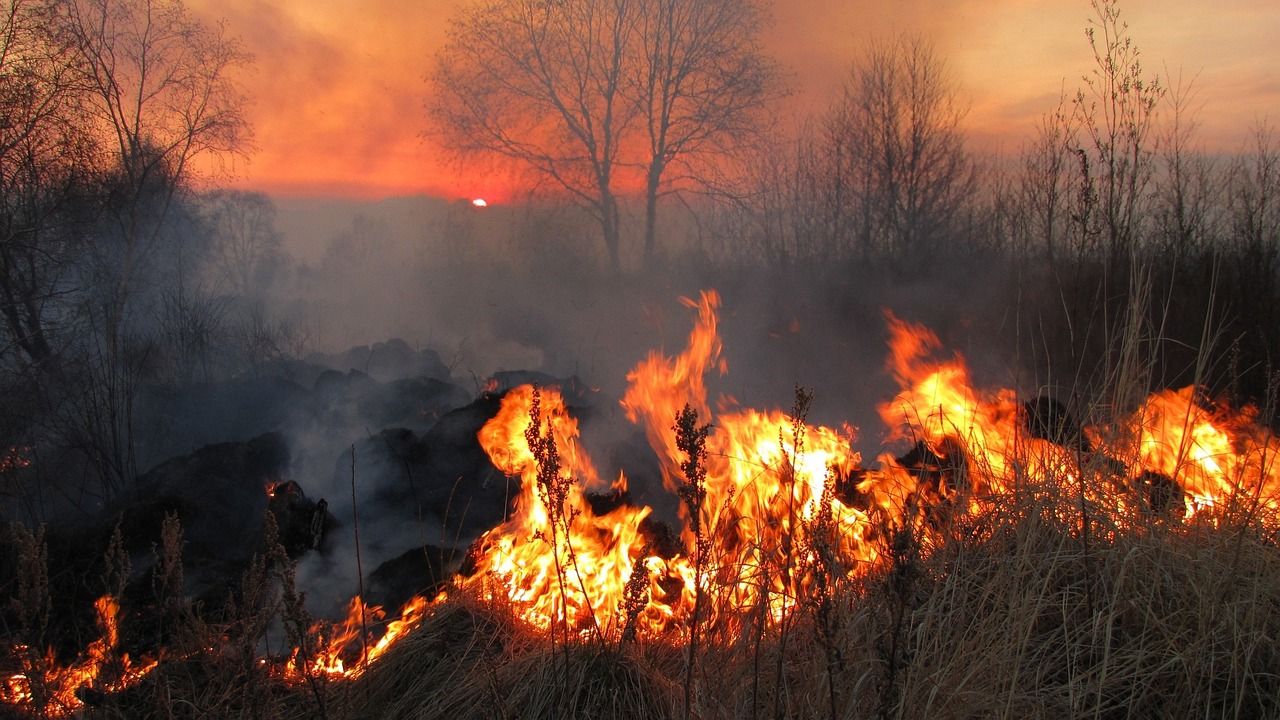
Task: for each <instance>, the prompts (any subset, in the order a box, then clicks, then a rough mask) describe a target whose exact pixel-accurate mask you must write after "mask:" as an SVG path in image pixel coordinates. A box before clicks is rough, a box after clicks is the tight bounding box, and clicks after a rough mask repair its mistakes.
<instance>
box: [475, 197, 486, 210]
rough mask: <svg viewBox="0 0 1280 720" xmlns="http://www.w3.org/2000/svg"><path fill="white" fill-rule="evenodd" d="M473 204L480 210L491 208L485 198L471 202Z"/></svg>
mask: <svg viewBox="0 0 1280 720" xmlns="http://www.w3.org/2000/svg"><path fill="white" fill-rule="evenodd" d="M471 204H472V205H474V206H475V207H478V208H482V207H489V203H487V202H485V199H484V198H476V199H475V200H472V201H471Z"/></svg>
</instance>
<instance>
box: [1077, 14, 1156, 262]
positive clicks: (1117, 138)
mask: <svg viewBox="0 0 1280 720" xmlns="http://www.w3.org/2000/svg"><path fill="white" fill-rule="evenodd" d="M1092 5H1093V10H1094V16H1095V17H1094V19H1093V20H1091V21H1090V24H1089V26H1088V28H1086V30H1085V34H1086V37H1087V38H1088V40H1089V47H1090V48H1091V49H1092V50H1093V57H1094V65H1095V67H1094V69H1093V70H1092V71H1091V72H1090V73H1089V74H1088V75H1085V76H1084V87H1083V88H1081V89H1080V90H1079V91H1078V92H1077V94H1076V98H1075V105H1076V111H1077V115H1078V118H1079V122H1080V125H1081V127H1082V132H1083V135H1084V137H1085V139H1086V141H1087V142H1088V145H1089V147H1086V148H1081V150H1083V151H1084V152H1086V153H1088V154H1089V155H1090V156H1091V161H1090V162H1089V163H1088V165H1089V167H1090V172H1091V177H1090V178H1089V180H1090V181H1091V182H1092V183H1093V185H1094V188H1095V191H1096V193H1097V202H1098V210H1099V213H1100V215H1101V217H1100V221H1101V223H1102V228H1101V231H1102V235H1103V238H1104V239H1105V241H1106V243H1107V255H1108V260H1109V261H1110V262H1111V263H1112V264H1116V263H1120V262H1123V261H1124V260H1125V259H1126V257H1127V255H1128V254H1129V253H1130V251H1131V250H1132V249H1133V245H1134V242H1135V240H1136V239H1137V237H1138V235H1139V234H1140V232H1141V228H1139V227H1138V224H1139V221H1140V219H1141V218H1142V217H1143V214H1144V209H1143V208H1142V203H1143V201H1144V200H1145V193H1146V187H1147V183H1148V182H1149V181H1150V179H1151V173H1152V162H1151V157H1152V149H1151V147H1150V140H1151V137H1150V136H1151V132H1152V130H1153V126H1154V121H1155V110H1156V105H1157V104H1158V103H1159V101H1160V98H1161V97H1162V96H1163V95H1164V88H1163V87H1162V85H1161V84H1160V81H1159V79H1158V78H1150V79H1147V78H1144V77H1143V69H1142V62H1141V53H1140V52H1139V50H1138V46H1137V45H1136V44H1135V43H1134V41H1133V38H1132V36H1130V35H1129V26H1128V24H1127V23H1125V22H1124V21H1123V20H1121V19H1120V8H1119V4H1118V2H1117V0H1092Z"/></svg>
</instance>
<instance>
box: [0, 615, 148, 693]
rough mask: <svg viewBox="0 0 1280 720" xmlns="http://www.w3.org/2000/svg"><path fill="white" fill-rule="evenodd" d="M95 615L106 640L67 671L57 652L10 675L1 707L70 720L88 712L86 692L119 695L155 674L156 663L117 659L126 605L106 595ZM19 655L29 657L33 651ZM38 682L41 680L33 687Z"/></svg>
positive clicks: (94, 644)
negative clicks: (85, 709) (120, 621)
mask: <svg viewBox="0 0 1280 720" xmlns="http://www.w3.org/2000/svg"><path fill="white" fill-rule="evenodd" d="M94 610H95V611H96V612H97V625H98V630H99V632H100V633H101V637H99V638H98V639H97V640H94V641H93V642H92V643H90V644H89V647H88V648H86V649H85V651H84V653H83V654H82V656H81V657H80V658H79V659H78V660H76V661H75V662H74V663H72V664H71V665H68V666H66V667H62V666H59V665H58V663H57V661H56V660H55V658H54V656H53V650H52V649H50V650H48V651H47V652H46V653H45V656H44V657H43V658H38V659H27V660H26V661H25V662H24V663H23V664H24V665H25V666H26V667H24V669H23V672H20V673H15V674H12V675H10V676H9V677H8V678H7V679H6V681H5V683H4V685H3V686H0V703H3V704H5V705H12V706H18V707H21V708H24V709H26V710H29V711H35V712H39V713H40V714H42V715H43V716H45V717H69V716H71V715H72V714H74V713H76V712H77V711H78V710H80V709H81V708H83V707H84V701H83V700H82V699H81V693H82V692H83V691H84V690H87V689H93V690H97V691H100V692H104V693H116V692H119V691H121V690H124V689H125V688H128V687H131V686H133V685H136V684H137V683H138V682H139V681H141V680H142V678H144V677H146V675H147V673H149V672H151V671H152V670H153V669H155V667H156V664H157V662H156V661H155V660H146V661H143V662H142V663H141V664H138V665H135V664H134V663H133V662H132V661H131V660H130V659H129V655H128V654H127V653H126V654H121V655H119V656H117V655H116V652H115V650H116V646H117V645H118V644H119V640H120V638H119V631H118V630H117V626H116V616H117V615H118V614H119V612H120V605H119V603H117V602H116V599H115V598H113V597H111V596H110V595H103V596H102V597H100V598H98V599H97V601H96V602H94ZM15 650H18V651H19V652H20V653H23V654H25V651H27V650H29V648H25V647H19V648H15ZM33 678H37V679H38V681H36V682H33V681H32V679H33Z"/></svg>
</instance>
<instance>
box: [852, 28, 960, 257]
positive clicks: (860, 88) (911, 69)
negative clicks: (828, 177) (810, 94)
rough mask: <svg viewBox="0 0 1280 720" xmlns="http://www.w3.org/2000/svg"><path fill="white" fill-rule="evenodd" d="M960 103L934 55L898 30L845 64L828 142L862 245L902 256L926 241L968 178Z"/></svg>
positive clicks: (928, 246) (952, 212) (919, 250)
mask: <svg viewBox="0 0 1280 720" xmlns="http://www.w3.org/2000/svg"><path fill="white" fill-rule="evenodd" d="M962 118H963V110H962V108H961V107H960V105H959V102H958V100H957V96H956V91H955V87H954V85H953V84H952V81H951V80H950V76H949V74H948V73H947V70H946V66H945V64H944V63H943V61H942V60H941V59H940V58H939V57H938V56H937V54H936V53H935V52H934V50H933V47H932V46H931V45H930V44H929V43H928V42H926V41H924V40H922V39H919V38H913V37H906V36H901V37H898V38H895V39H894V40H893V41H891V42H888V43H880V44H876V45H873V46H872V47H871V49H870V50H869V51H868V52H867V54H866V56H865V57H864V58H863V59H862V60H860V61H858V62H857V63H855V64H854V67H853V70H852V72H851V74H850V77H849V80H848V83H847V84H846V87H845V94H844V97H843V99H842V100H841V102H840V103H839V104H838V105H837V106H836V107H835V108H834V109H833V110H832V112H831V114H830V116H829V121H828V128H827V136H828V138H829V140H828V142H829V144H830V145H831V146H832V147H833V148H838V150H839V151H838V152H835V153H833V156H834V157H837V158H838V159H839V160H840V162H841V163H842V164H841V165H838V166H836V167H833V168H832V169H831V172H834V173H838V174H839V176H840V179H839V181H838V185H839V188H840V191H839V195H840V197H841V199H842V201H847V202H849V203H850V206H849V207H848V208H846V210H845V213H846V215H847V217H848V222H847V227H848V228H849V230H848V232H852V233H853V236H854V238H855V243H856V244H857V245H860V246H861V248H862V251H863V253H864V254H865V253H868V252H872V251H876V250H879V251H884V252H888V253H889V254H890V255H891V256H892V257H897V258H899V259H905V260H907V261H908V262H914V261H916V260H919V259H920V258H921V256H922V254H923V253H928V252H930V251H932V250H935V249H936V248H937V246H938V243H939V242H940V241H941V240H942V239H943V236H944V235H945V234H946V231H947V229H948V228H950V227H951V226H952V224H953V223H954V222H955V221H956V219H957V217H958V215H959V213H960V212H961V210H962V208H963V206H964V203H965V200H966V198H968V197H969V195H970V193H971V191H972V189H973V187H974V183H975V170H974V164H973V161H972V160H971V158H970V156H969V154H968V153H967V152H966V150H965V148H964V138H963V135H962V133H961V131H960V120H961V119H962Z"/></svg>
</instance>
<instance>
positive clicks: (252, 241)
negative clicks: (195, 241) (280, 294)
mask: <svg viewBox="0 0 1280 720" xmlns="http://www.w3.org/2000/svg"><path fill="white" fill-rule="evenodd" d="M204 204H205V207H206V213H207V217H208V222H209V224H210V228H209V231H210V233H211V235H212V242H213V247H212V248H211V249H210V250H211V255H212V256H211V258H210V261H211V264H212V270H213V271H214V274H215V277H216V280H217V281H218V282H219V283H220V284H221V285H222V287H223V289H224V290H226V291H227V292H230V293H232V294H234V295H238V296H239V297H242V298H248V297H250V296H252V295H254V294H256V293H257V290H258V289H259V288H260V287H261V286H263V285H264V284H265V283H266V282H268V281H269V280H270V275H271V273H272V272H273V271H274V270H275V269H276V268H277V267H278V266H279V264H280V262H281V257H280V245H281V242H282V235H281V233H280V231H279V230H277V229H276V225H275V218H276V207H275V204H274V203H272V202H271V199H270V198H268V197H267V196H266V195H263V194H262V193H256V192H244V191H240V190H218V191H216V192H213V193H210V194H209V195H207V196H206V197H205V198H204Z"/></svg>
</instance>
